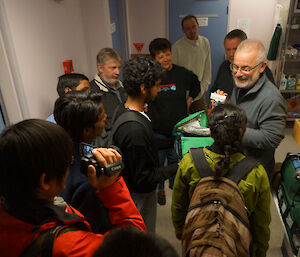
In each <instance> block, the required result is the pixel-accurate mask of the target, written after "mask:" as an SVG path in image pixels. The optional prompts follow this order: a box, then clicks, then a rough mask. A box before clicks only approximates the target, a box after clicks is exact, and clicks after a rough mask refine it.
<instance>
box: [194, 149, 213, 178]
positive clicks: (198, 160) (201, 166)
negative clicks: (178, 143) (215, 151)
mask: <svg viewBox="0 0 300 257" xmlns="http://www.w3.org/2000/svg"><path fill="white" fill-rule="evenodd" d="M189 152H190V154H191V157H192V160H193V162H194V164H195V166H196V168H197V170H198V172H199V175H200V177H201V178H204V177H209V176H212V175H213V171H212V169H211V167H210V166H209V164H208V162H207V161H206V158H205V154H204V152H203V147H198V148H191V149H190V150H189Z"/></svg>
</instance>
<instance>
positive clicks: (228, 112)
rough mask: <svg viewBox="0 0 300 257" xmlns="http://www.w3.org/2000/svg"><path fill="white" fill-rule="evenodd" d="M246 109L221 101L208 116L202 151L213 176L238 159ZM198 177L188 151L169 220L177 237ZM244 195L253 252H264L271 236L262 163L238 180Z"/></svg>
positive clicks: (267, 189) (182, 163)
mask: <svg viewBox="0 0 300 257" xmlns="http://www.w3.org/2000/svg"><path fill="white" fill-rule="evenodd" d="M246 123H247V118H246V114H245V112H244V111H243V110H242V109H240V108H238V107H237V106H234V105H231V104H221V105H219V106H217V107H215V108H214V109H213V111H212V112H211V113H210V115H209V116H208V127H209V128H210V132H211V136H212V138H213V139H214V144H213V145H212V146H209V147H205V148H204V149H203V152H204V154H205V157H206V161H207V162H208V164H209V166H210V168H211V169H212V170H213V172H214V176H216V177H219V176H225V175H226V174H227V172H228V171H229V170H230V169H232V167H233V166H234V165H235V164H236V163H237V162H239V161H241V160H243V159H244V158H245V155H244V154H243V153H242V151H241V149H242V138H243V135H244V133H245V130H246ZM199 180H200V175H199V172H198V171H197V169H196V166H195V164H194V163H193V161H192V158H191V155H190V153H187V154H186V155H185V156H184V157H183V159H182V160H181V162H180V166H179V168H178V171H177V174H176V178H175V183H174V188H173V196H172V220H173V225H174V228H175V233H176V236H177V238H179V239H180V238H181V234H182V230H183V227H184V222H185V217H186V214H187V211H188V207H189V203H190V200H191V197H192V195H193V192H194V189H195V187H196V185H197V183H198V181H199ZM238 187H239V190H240V192H241V193H242V195H243V196H244V199H245V203H246V207H247V209H248V213H249V215H248V217H249V221H250V226H251V233H252V238H253V249H252V250H253V251H252V253H253V254H252V256H266V252H267V249H268V241H269V238H270V230H269V224H270V222H271V214H270V186H269V180H268V176H267V173H266V171H265V169H264V168H263V166H262V165H261V164H258V165H256V166H255V167H254V168H253V169H252V170H251V171H250V172H249V173H248V175H247V176H246V178H245V179H242V180H241V181H240V182H239V183H238Z"/></svg>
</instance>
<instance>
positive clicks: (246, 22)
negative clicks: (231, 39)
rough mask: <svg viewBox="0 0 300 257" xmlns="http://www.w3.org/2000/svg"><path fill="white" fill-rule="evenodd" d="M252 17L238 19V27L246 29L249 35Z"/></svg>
mask: <svg viewBox="0 0 300 257" xmlns="http://www.w3.org/2000/svg"><path fill="white" fill-rule="evenodd" d="M250 23H251V21H250V19H238V20H237V28H238V29H240V30H242V31H244V32H245V33H246V34H247V36H248V37H249V35H250Z"/></svg>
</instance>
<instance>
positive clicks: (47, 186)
mask: <svg viewBox="0 0 300 257" xmlns="http://www.w3.org/2000/svg"><path fill="white" fill-rule="evenodd" d="M50 187H51V186H50V184H49V183H48V182H47V180H46V173H45V172H44V173H42V175H41V177H40V182H39V187H38V190H40V191H44V192H46V191H48V190H49V189H50Z"/></svg>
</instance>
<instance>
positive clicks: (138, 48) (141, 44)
mask: <svg viewBox="0 0 300 257" xmlns="http://www.w3.org/2000/svg"><path fill="white" fill-rule="evenodd" d="M133 45H134V47H135V48H136V50H137V51H138V52H141V51H142V49H143V47H144V43H133Z"/></svg>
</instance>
